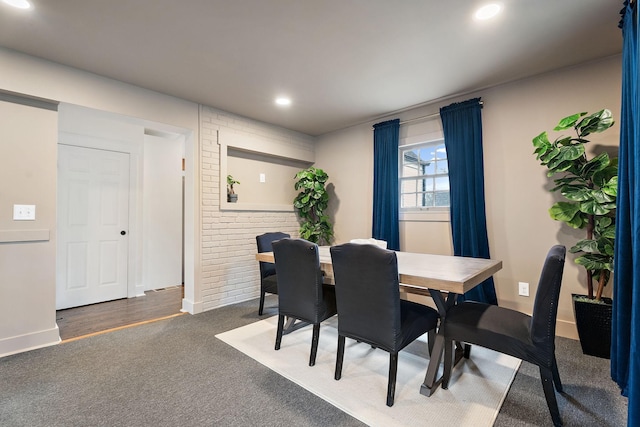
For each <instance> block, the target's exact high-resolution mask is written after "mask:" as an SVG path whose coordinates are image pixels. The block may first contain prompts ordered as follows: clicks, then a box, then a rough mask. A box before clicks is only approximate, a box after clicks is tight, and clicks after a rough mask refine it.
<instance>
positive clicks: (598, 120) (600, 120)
mask: <svg viewBox="0 0 640 427" xmlns="http://www.w3.org/2000/svg"><path fill="white" fill-rule="evenodd" d="M613 123H614V121H613V117H612V115H611V111H609V110H607V109H603V110H600V111H598V112H597V113H593V114H591V115H589V116H587V117H585V118H583V119H582V120H580V123H578V124H577V125H576V126H575V128H576V131H577V132H578V134H579V135H580V136H581V137H583V136H587V135H589V134H591V133H599V132H602V131H605V130H607V129H609V128H610V127H611V126H613Z"/></svg>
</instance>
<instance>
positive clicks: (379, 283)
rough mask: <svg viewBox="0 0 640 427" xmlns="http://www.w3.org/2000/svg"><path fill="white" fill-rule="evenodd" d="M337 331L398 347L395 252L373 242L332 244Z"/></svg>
mask: <svg viewBox="0 0 640 427" xmlns="http://www.w3.org/2000/svg"><path fill="white" fill-rule="evenodd" d="M330 251H331V260H332V261H331V262H332V265H333V277H334V280H335V286H336V303H337V307H338V331H339V333H340V334H342V335H345V336H349V337H351V338H356V339H360V340H361V341H364V342H367V343H369V344H375V345H376V346H378V347H380V348H383V349H384V350H387V351H398V350H399V348H397V346H398V345H399V339H400V334H401V327H400V326H401V325H400V284H399V282H398V260H397V258H396V253H395V252H393V251H389V250H386V249H382V248H380V247H378V246H376V245H367V244H365V245H362V244H355V243H345V244H343V245H339V246H333V247H331V249H330Z"/></svg>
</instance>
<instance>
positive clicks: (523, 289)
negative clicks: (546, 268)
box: [518, 282, 529, 297]
mask: <svg viewBox="0 0 640 427" xmlns="http://www.w3.org/2000/svg"><path fill="white" fill-rule="evenodd" d="M518 295H520V296H523V297H528V296H529V284H528V283H527V282H518Z"/></svg>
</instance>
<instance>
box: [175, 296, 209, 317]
mask: <svg viewBox="0 0 640 427" xmlns="http://www.w3.org/2000/svg"><path fill="white" fill-rule="evenodd" d="M203 306H204V304H203V303H202V302H193V301H189V300H188V299H186V298H182V309H181V310H180V311H182V312H186V313H189V314H198V313H202V311H203Z"/></svg>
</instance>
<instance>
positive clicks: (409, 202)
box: [400, 193, 419, 208]
mask: <svg viewBox="0 0 640 427" xmlns="http://www.w3.org/2000/svg"><path fill="white" fill-rule="evenodd" d="M416 195H417V194H416V193H413V194H403V195H402V204H401V205H400V207H403V208H416V207H419V206H418V204H417V201H416Z"/></svg>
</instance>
